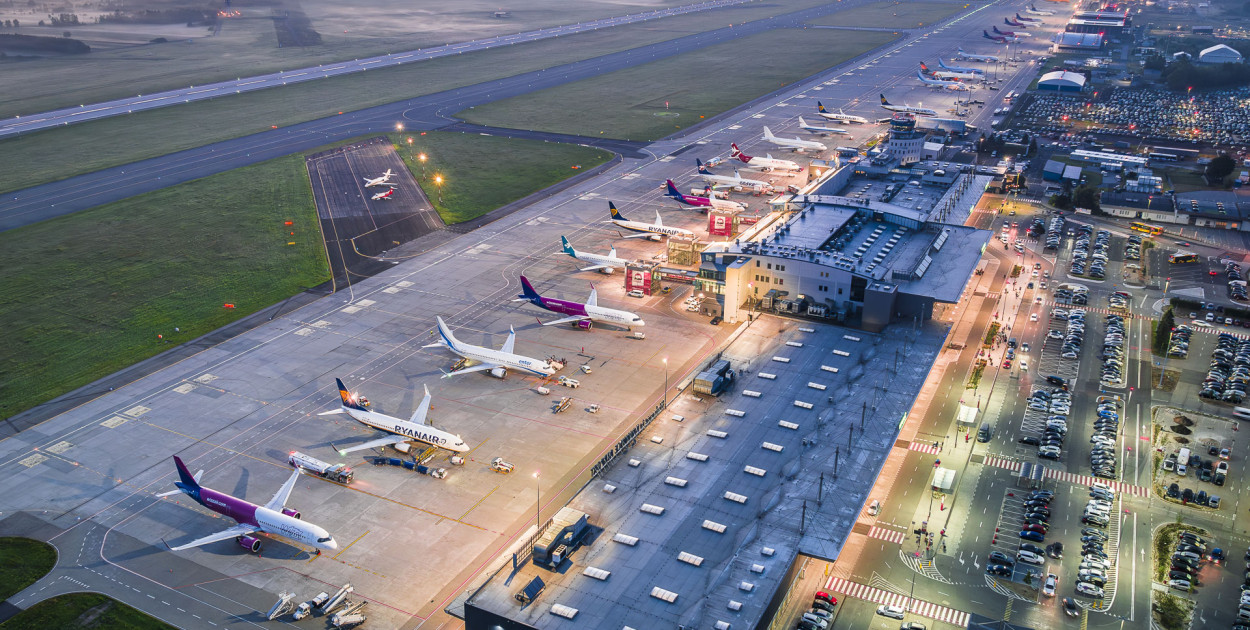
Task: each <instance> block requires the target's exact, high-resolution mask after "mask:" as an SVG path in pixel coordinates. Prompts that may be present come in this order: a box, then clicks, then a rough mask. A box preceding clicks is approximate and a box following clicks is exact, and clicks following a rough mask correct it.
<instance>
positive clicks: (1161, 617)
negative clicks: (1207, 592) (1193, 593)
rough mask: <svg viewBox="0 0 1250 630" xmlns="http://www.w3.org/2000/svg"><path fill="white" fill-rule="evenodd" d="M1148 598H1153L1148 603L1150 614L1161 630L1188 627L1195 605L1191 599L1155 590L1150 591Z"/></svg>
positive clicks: (1184, 629) (1180, 629)
mask: <svg viewBox="0 0 1250 630" xmlns="http://www.w3.org/2000/svg"><path fill="white" fill-rule="evenodd" d="M1150 598H1151V599H1152V600H1153V601H1152V602H1151V605H1150V615H1151V616H1152V617H1154V620H1155V622H1156V623H1158V624H1159V626H1160V627H1161V628H1163V630H1186V628H1189V626H1190V621H1191V617H1192V616H1193V613H1194V607H1195V603H1194V601H1193V600H1192V599H1186V598H1184V597H1178V596H1176V595H1173V594H1171V593H1161V592H1159V591H1155V590H1152V591H1150Z"/></svg>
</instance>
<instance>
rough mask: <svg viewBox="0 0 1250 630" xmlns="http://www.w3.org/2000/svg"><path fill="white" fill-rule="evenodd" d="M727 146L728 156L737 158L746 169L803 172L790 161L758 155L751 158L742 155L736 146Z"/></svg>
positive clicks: (800, 167) (801, 168)
mask: <svg viewBox="0 0 1250 630" xmlns="http://www.w3.org/2000/svg"><path fill="white" fill-rule="evenodd" d="M729 146H730V151H729V156H730V157H736V158H738V159H739V160H741V161H742V163H744V164H746V165H747V168H758V169H764V170H766V171H771V170H774V169H778V168H779V169H782V170H787V171H795V172H797V171H801V170H803V167H802V166H799V165H798V164H796V163H794V162H791V161H790V160H779V159H777V158H774V157H773V156H771V155H768V156H765V157H759V156H758V155H756V156H751V155H747V154H745V153H743V152H742V150H741V149H739V148H738V145H737V144H730V145H729Z"/></svg>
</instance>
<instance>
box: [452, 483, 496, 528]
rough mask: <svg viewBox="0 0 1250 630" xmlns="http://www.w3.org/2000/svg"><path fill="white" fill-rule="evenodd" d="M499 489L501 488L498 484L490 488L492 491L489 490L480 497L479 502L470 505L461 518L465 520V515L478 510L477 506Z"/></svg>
mask: <svg viewBox="0 0 1250 630" xmlns="http://www.w3.org/2000/svg"><path fill="white" fill-rule="evenodd" d="M498 489H499V486H498V485H496V486H495V487H494V488H491V489H490V492H487V493H486V494H484V495H482V498H480V499H478V500H477V503H474V504H473V505H471V506H469V509H467V510H465V511H464V514H461V515H460V520H464V517H466V516H468V515H469V512H472V511H473V510H476V509H477V506H479V505H481V504H482V502H483V501H485V500H486V499H489V498H490V495H492V494H495V491H496V490H498Z"/></svg>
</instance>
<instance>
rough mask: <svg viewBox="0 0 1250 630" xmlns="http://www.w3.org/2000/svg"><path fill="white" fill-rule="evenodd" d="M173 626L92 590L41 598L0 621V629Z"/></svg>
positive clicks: (165, 629)
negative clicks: (32, 604) (5, 619)
mask: <svg viewBox="0 0 1250 630" xmlns="http://www.w3.org/2000/svg"><path fill="white" fill-rule="evenodd" d="M52 628H55V629H56V630H73V629H75V628H99V629H107V630H176V628H174V627H173V626H171V625H169V624H166V623H164V622H162V621H160V620H159V619H155V618H153V617H149V616H147V615H145V614H143V613H141V612H139V611H137V610H135V609H134V608H131V607H130V606H127V605H125V604H123V603H121V602H118V601H116V600H114V599H111V598H109V597H105V596H104V595H99V594H96V593H70V594H68V595H60V596H57V597H53V598H52V599H48V600H44V601H42V602H39V603H38V604H35V605H34V606H31V607H30V608H27V609H26V610H23V611H22V612H20V613H18V614H17V615H16V616H14V617H13V618H11V619H9V620H8V621H6V622H4V623H0V630H50V629H52Z"/></svg>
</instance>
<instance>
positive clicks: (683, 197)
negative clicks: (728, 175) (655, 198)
mask: <svg viewBox="0 0 1250 630" xmlns="http://www.w3.org/2000/svg"><path fill="white" fill-rule="evenodd" d="M664 183H665V184H666V185H667V186H668V192H667V193H664V196H665V197H669V198H671V199H676V200H677V202H678V203H681V204H684V205H687V206H695V207H697V208H714V209H716V210H746V209H747V208H746V206H744V205H742V204H740V203H737V202H734V201H728V200H725V199H717V198H716V196H715V195H713V194H712V191H710V190H709V191H707V193H708V195H707V196H706V197H701V196H699V195H687V194H684V193H682V192H681V191H680V190H677V186H674V185H673V180H671V179H670V180H666V181H665V182H664ZM709 188H711V187H710V186H709ZM704 212H707V211H706V210H704ZM656 220H657V221H658V220H659V217H658V215H657V217H656Z"/></svg>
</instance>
